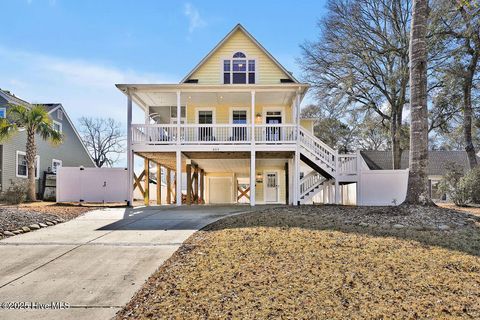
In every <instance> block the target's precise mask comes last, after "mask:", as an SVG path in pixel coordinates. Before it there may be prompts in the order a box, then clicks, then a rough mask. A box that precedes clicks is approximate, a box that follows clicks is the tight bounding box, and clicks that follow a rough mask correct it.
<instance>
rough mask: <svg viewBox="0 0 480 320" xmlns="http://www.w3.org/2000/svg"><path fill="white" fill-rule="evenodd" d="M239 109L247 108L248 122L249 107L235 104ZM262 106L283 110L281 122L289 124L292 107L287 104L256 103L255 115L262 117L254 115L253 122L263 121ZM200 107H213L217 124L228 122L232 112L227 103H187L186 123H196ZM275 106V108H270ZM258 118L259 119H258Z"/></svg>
mask: <svg viewBox="0 0 480 320" xmlns="http://www.w3.org/2000/svg"><path fill="white" fill-rule="evenodd" d="M237 107H238V108H239V109H247V110H248V112H247V117H248V119H247V122H248V123H250V117H251V115H250V110H251V109H250V108H249V107H248V106H240V105H236V106H235V108H237ZM264 107H265V108H267V109H268V110H283V123H285V124H291V123H293V122H292V108H291V107H290V106H288V105H284V106H278V105H275V106H273V105H256V106H255V116H256V115H257V114H259V113H260V114H261V115H262V117H261V118H259V119H257V117H255V123H257V124H261V123H263V122H264V116H265V112H264V111H265V110H264ZM202 108H208V109H213V110H214V114H215V116H214V117H215V123H217V124H228V123H230V117H231V112H232V106H231V105H228V104H217V105H214V106H211V105H208V104H204V103H189V104H188V105H187V123H189V124H194V123H196V121H197V120H196V119H197V111H198V110H199V109H202ZM271 108H275V109H271ZM258 120H259V121H258Z"/></svg>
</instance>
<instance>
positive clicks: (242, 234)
mask: <svg viewBox="0 0 480 320" xmlns="http://www.w3.org/2000/svg"><path fill="white" fill-rule="evenodd" d="M307 208H308V209H307ZM438 210H440V211H438ZM437 211H438V212H437ZM412 212H416V213H410V211H409V210H408V209H405V210H403V211H401V210H400V211H399V210H397V209H390V208H383V209H378V208H375V209H372V208H348V207H347V208H345V207H332V206H330V207H329V206H322V207H301V208H292V207H285V208H277V209H268V210H265V211H263V212H260V213H258V212H256V213H248V214H242V215H238V216H234V217H229V218H226V219H223V220H221V221H218V222H217V223H214V224H213V225H210V226H209V227H207V228H206V229H205V230H203V231H200V232H197V233H196V234H195V235H193V236H192V237H191V238H190V239H189V240H187V242H186V243H185V244H184V246H182V247H181V249H180V250H179V251H177V252H176V253H175V254H174V256H173V257H172V258H170V259H169V260H168V261H167V262H166V263H165V264H164V265H163V266H162V267H161V268H160V269H159V270H158V271H157V272H156V273H155V274H154V275H153V276H152V277H151V278H150V279H149V280H148V281H147V283H146V284H145V286H144V287H143V288H142V290H141V291H139V292H138V293H137V295H136V296H135V297H134V299H133V300H132V301H131V302H130V303H129V304H128V305H127V306H126V307H125V309H124V310H123V311H121V312H120V313H119V315H118V319H123V318H131V319H147V318H148V319H151V318H154V319H254V318H255V319H277V318H283V319H392V318H395V319H454V318H465V319H479V318H480V303H479V301H480V258H479V255H480V231H479V227H478V220H476V219H478V218H475V217H474V218H472V216H468V215H466V214H465V213H460V212H457V213H455V212H451V211H448V210H446V209H435V210H433V211H432V212H431V213H429V214H432V215H435V216H434V217H433V218H432V219H434V220H433V221H434V223H433V224H438V223H440V222H441V221H438V220H435V219H436V217H438V216H442V217H443V215H445V218H442V219H444V220H446V221H447V220H448V221H447V222H445V223H447V224H449V226H450V228H449V229H448V230H446V231H442V230H438V229H436V228H432V227H431V226H430V224H429V223H426V225H422V222H421V221H422V219H423V220H428V219H427V218H425V217H424V212H423V211H422V209H420V210H417V211H415V210H413V211H412ZM412 215H418V223H417V224H418V225H416V226H409V225H408V223H405V225H406V226H405V227H403V228H398V226H397V228H394V227H393V225H392V224H393V223H398V222H399V220H400V221H410V222H411V221H416V220H415V219H413V218H412ZM390 217H393V218H390ZM362 219H363V220H362ZM361 221H369V222H368V223H366V222H363V223H362V225H359V223H360V222H361ZM370 221H382V222H383V223H379V224H377V223H371V222H370ZM429 221H430V220H429ZM462 221H464V222H465V223H462ZM433 224H432V225H433Z"/></svg>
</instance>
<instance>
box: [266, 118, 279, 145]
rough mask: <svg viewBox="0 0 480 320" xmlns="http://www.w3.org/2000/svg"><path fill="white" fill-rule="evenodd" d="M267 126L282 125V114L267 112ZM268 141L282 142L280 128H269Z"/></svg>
mask: <svg viewBox="0 0 480 320" xmlns="http://www.w3.org/2000/svg"><path fill="white" fill-rule="evenodd" d="M265 122H266V124H267V125H268V124H273V125H279V124H282V115H281V113H280V112H278V111H275V112H267V116H266V118H265ZM266 133H267V137H266V138H267V141H280V134H281V132H280V127H279V126H272V127H268V126H267V132H266Z"/></svg>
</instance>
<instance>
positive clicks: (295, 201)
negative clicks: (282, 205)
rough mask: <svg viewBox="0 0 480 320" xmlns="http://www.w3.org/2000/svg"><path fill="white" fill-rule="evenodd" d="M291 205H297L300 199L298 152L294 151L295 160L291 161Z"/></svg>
mask: <svg viewBox="0 0 480 320" xmlns="http://www.w3.org/2000/svg"><path fill="white" fill-rule="evenodd" d="M292 178H293V198H292V199H293V205H294V206H297V205H298V202H299V201H300V152H299V151H298V148H297V150H296V151H295V160H294V161H293V177H292Z"/></svg>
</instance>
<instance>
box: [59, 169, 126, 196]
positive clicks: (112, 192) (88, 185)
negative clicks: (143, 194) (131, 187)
mask: <svg viewBox="0 0 480 320" xmlns="http://www.w3.org/2000/svg"><path fill="white" fill-rule="evenodd" d="M57 170H58V171H57V202H125V201H127V200H128V171H127V170H126V169H124V168H83V167H60V168H59V169H57Z"/></svg>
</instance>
